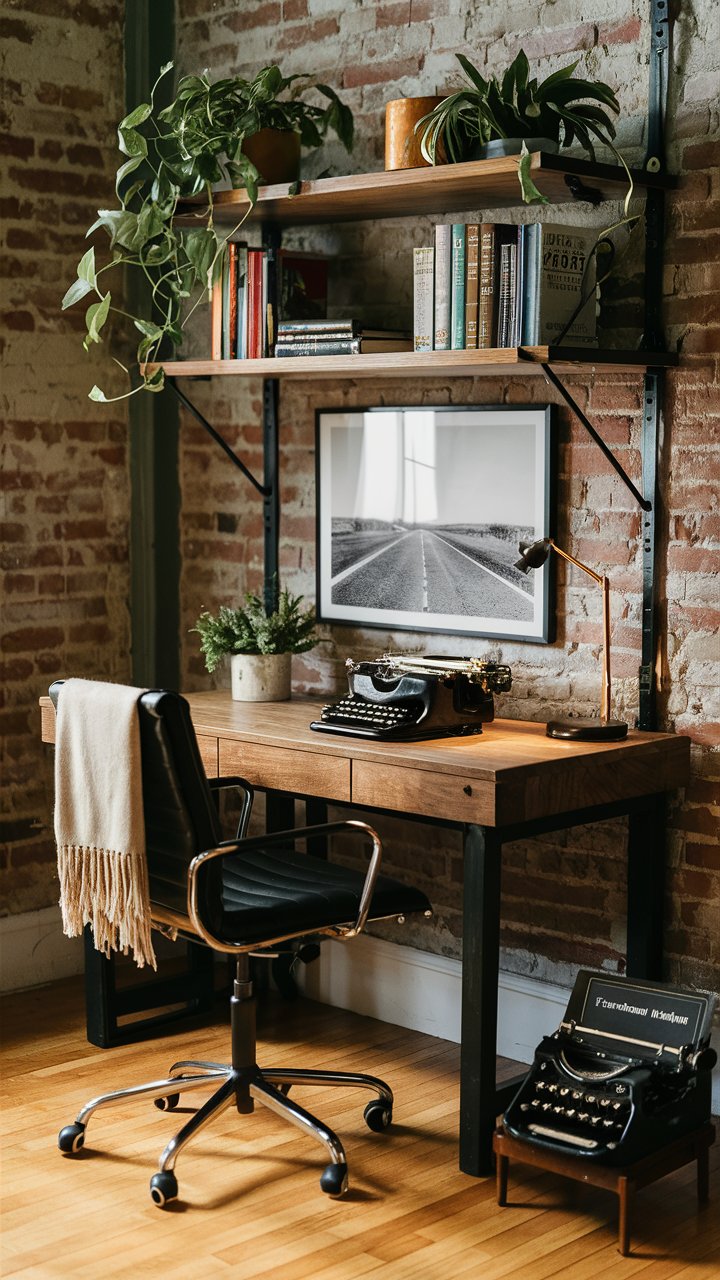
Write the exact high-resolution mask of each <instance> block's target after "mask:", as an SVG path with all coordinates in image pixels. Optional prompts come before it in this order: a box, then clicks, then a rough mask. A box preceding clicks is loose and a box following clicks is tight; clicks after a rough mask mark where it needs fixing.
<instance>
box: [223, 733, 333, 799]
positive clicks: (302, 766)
mask: <svg viewBox="0 0 720 1280" xmlns="http://www.w3.org/2000/svg"><path fill="white" fill-rule="evenodd" d="M220 773H221V775H225V774H231V773H237V774H239V775H240V777H241V778H247V780H248V782H252V783H253V785H254V786H256V787H268V788H269V789H271V790H273V791H292V792H294V793H295V795H299V796H322V797H324V798H325V799H327V800H349V799H350V761H349V760H347V759H345V758H344V757H342V756H331V755H317V754H316V753H315V752H313V751H293V750H291V749H290V748H286V747H265V746H262V745H261V744H260V743H258V742H231V741H229V740H228V739H223V738H221V739H220Z"/></svg>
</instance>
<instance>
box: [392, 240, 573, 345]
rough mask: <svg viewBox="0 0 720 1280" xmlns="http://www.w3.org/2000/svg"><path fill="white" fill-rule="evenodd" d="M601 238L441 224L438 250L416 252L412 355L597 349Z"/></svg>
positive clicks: (430, 247) (431, 246)
mask: <svg viewBox="0 0 720 1280" xmlns="http://www.w3.org/2000/svg"><path fill="white" fill-rule="evenodd" d="M596 238H597V234H596V232H594V231H593V230H592V228H590V227H570V226H550V225H548V224H541V223H528V224H527V225H521V226H516V225H514V224H507V223H501V222H500V223H439V224H438V225H437V226H436V227H435V243H434V245H430V246H423V247H421V248H417V249H415V250H414V277H413V305H414V325H413V329H414V332H413V345H414V350H415V351H450V350H468V349H485V350H487V349H490V348H493V347H519V346H537V345H545V344H550V343H552V342H559V341H560V340H564V341H566V342H568V343H570V344H574V345H587V346H592V345H593V344H594V343H595V341H596V337H595V327H596V319H595V278H596V277H595V255H594V254H593V252H592V250H593V247H594V244H595V241H596ZM583 303H585V305H582V304H583Z"/></svg>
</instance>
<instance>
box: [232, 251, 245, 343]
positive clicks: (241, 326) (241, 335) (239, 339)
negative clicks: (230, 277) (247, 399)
mask: <svg viewBox="0 0 720 1280" xmlns="http://www.w3.org/2000/svg"><path fill="white" fill-rule="evenodd" d="M247 261H248V251H247V248H246V247H245V246H244V245H238V255H237V331H236V335H235V353H236V358H237V359H238V360H246V359H247V298H248V291H247Z"/></svg>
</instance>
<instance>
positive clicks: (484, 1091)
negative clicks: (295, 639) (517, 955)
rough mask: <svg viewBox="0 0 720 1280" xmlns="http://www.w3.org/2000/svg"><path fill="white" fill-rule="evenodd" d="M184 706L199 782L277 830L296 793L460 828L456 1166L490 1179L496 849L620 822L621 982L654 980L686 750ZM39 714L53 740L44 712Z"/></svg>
mask: <svg viewBox="0 0 720 1280" xmlns="http://www.w3.org/2000/svg"><path fill="white" fill-rule="evenodd" d="M188 702H189V703H190V709H191V713H192V718H193V723H194V725H195V730H196V732H197V735H198V741H199V744H200V750H201V753H202V757H203V760H204V763H205V767H206V769H207V772H208V775H209V776H211V777H214V776H218V775H226V774H241V775H242V776H244V777H246V778H247V779H248V780H249V781H250V782H252V783H253V784H254V785H255V786H256V787H259V788H264V789H266V790H267V791H268V793H269V797H270V804H269V806H268V812H269V819H270V824H271V825H272V826H273V827H274V828H276V829H277V828H278V827H283V826H288V827H289V826H292V825H293V820H292V816H291V812H290V809H289V804H290V802H291V801H292V798H293V797H295V796H300V797H306V798H307V799H308V801H309V804H308V808H309V817H310V820H311V821H315V820H318V819H319V817H320V808H319V805H321V804H322V803H324V802H330V803H336V804H342V805H352V806H356V807H362V808H363V809H375V810H376V811H378V812H389V813H393V814H398V813H400V814H405V815H407V816H408V817H412V818H419V819H423V818H425V819H429V820H434V821H440V822H442V823H443V824H447V825H448V826H453V827H458V828H460V829H461V830H462V832H463V850H464V872H463V875H464V882H463V883H464V907H463V912H464V923H463V978H462V983H463V991H462V1030H461V1088H460V1168H461V1169H462V1170H463V1172H465V1173H469V1174H474V1175H476V1176H477V1175H481V1174H488V1173H490V1171H491V1161H492V1135H493V1131H494V1129H495V1123H496V1116H497V1115H498V1114H499V1112H500V1111H502V1110H504V1108H505V1106H506V1105H507V1102H508V1101H509V1098H510V1096H511V1095H512V1093H513V1092H514V1090H515V1087H516V1084H515V1082H512V1083H510V1084H506V1085H505V1086H504V1087H503V1088H502V1089H496V1084H495V1056H496V1042H497V1000H498V956H499V945H500V864H501V850H502V845H503V843H504V842H506V841H509V840H517V839H521V838H523V837H526V836H531V835H537V834H539V833H541V832H546V831H554V830H558V829H561V828H564V827H572V826H576V825H580V824H583V823H588V822H594V821H600V820H602V819H605V818H609V817H614V816H616V815H618V814H627V815H629V832H628V885H627V887H628V896H627V971H628V974H630V975H631V976H633V977H636V978H641V977H645V978H659V977H661V961H662V918H663V870H664V861H665V856H664V854H665V840H664V821H663V818H664V812H663V810H664V793H665V792H667V791H670V790H673V789H674V788H676V787H681V786H683V785H684V784H685V783H686V781H687V779H688V775H689V761H690V743H689V740H688V739H687V738H681V737H675V736H674V735H672V734H662V733H640V732H637V731H632V730H631V731H630V733H629V735H628V737H627V739H626V740H625V741H624V742H617V743H579V742H573V743H571V742H562V741H560V740H557V739H552V738H548V737H546V735H545V726H544V725H543V724H533V723H529V722H527V721H518V720H496V721H495V722H494V723H493V724H491V725H487V726H485V731H484V732H483V733H482V735H480V736H477V737H471V738H446V739H440V740H436V741H429V742H415V743H397V742H395V743H382V742H376V741H373V740H372V739H362V738H350V737H342V736H340V735H334V734H323V733H316V732H314V731H313V730H311V729H310V728H309V724H310V721H311V720H313V719H315V718H316V717H317V716H318V714H319V711H320V706H321V703H319V702H310V701H305V700H292V701H290V702H282V703H242V702H233V701H232V700H231V698H230V696H229V694H226V693H196V694H190V695H189V696H188ZM41 706H42V715H43V739H44V741H46V742H51V741H53V740H54V729H55V724H54V712H53V709H52V704H51V703H50V701H49V699H42V701H41ZM318 802H319V803H318ZM310 815H312V816H310Z"/></svg>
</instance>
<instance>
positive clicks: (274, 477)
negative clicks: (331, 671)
mask: <svg viewBox="0 0 720 1280" xmlns="http://www.w3.org/2000/svg"><path fill="white" fill-rule="evenodd" d="M166 385H167V386H168V387H169V388H170V390H171V391H172V392H173V393H174V394H175V396H176V397H177V399H178V400H179V401H180V404H181V405H182V406H183V408H184V409H187V411H188V413H191V414H192V416H193V417H194V418H195V420H196V421H197V422H199V423H200V426H201V427H202V428H203V429H204V430H205V431H207V433H208V435H209V436H211V437H212V439H213V440H214V441H215V443H216V444H218V445H219V446H220V448H221V449H222V451H223V453H224V454H225V455H226V456H227V457H228V458H229V459H230V461H231V462H232V463H233V465H234V466H236V467H237V468H238V470H239V471H241V472H242V474H243V475H244V476H245V478H246V479H247V480H249V481H250V484H251V485H252V486H253V488H254V489H255V490H256V491H257V492H258V493H259V494H260V497H261V498H262V500H263V531H264V560H263V564H264V569H263V599H264V602H265V608H266V609H267V611H268V613H273V612H274V610H275V609H276V608H277V604H278V596H279V586H278V570H279V527H280V492H279V445H278V381H277V378H265V379H264V381H263V482H262V483H261V482H260V481H259V480H258V479H257V477H256V476H254V475H253V473H252V471H251V470H250V468H249V467H248V466H246V464H245V463H244V462H243V460H242V458H239V457H238V455H237V454H236V452H235V450H234V449H233V448H231V446H230V445H229V444H228V442H227V440H224V439H223V437H222V436H221V435H220V432H219V431H217V430H216V429H215V427H213V425H212V424H211V423H210V422H208V420H207V418H206V417H205V415H204V414H203V413H201V412H200V410H199V409H198V407H197V405H194V404H193V402H192V400H189V399H188V397H187V396H186V395H185V392H184V391H181V390H180V388H179V387H178V385H177V383H176V381H175V379H174V378H167V379H166Z"/></svg>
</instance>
